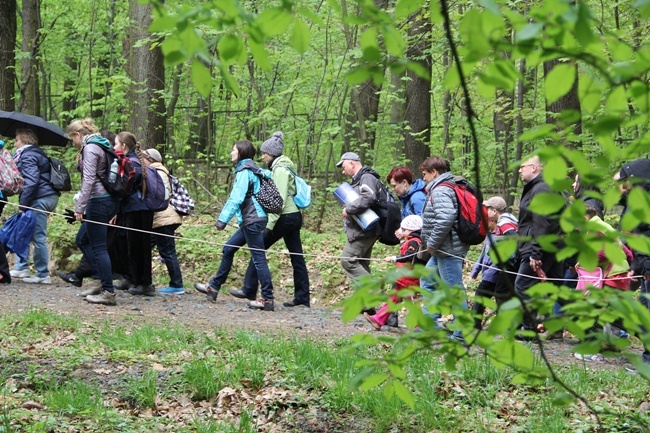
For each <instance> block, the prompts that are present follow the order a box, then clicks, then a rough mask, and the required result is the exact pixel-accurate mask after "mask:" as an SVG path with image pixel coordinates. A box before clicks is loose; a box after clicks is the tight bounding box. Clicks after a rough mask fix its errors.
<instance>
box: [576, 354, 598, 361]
mask: <svg viewBox="0 0 650 433" xmlns="http://www.w3.org/2000/svg"><path fill="white" fill-rule="evenodd" d="M573 356H575V357H576V358H578V359H579V360H581V361H586V362H605V358H604V357H603V355H601V354H600V353H595V354H593V355H583V354H581V353H574V354H573Z"/></svg>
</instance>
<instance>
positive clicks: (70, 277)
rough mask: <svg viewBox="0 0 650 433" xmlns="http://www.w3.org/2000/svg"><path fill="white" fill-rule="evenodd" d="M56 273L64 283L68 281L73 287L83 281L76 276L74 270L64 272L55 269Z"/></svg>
mask: <svg viewBox="0 0 650 433" xmlns="http://www.w3.org/2000/svg"><path fill="white" fill-rule="evenodd" d="M56 275H57V276H58V277H59V278H61V279H62V280H63V281H65V282H66V283H70V284H72V285H73V286H75V287H81V284H82V283H83V280H80V279H79V278H77V276H76V275H75V274H74V272H68V273H64V272H61V271H56Z"/></svg>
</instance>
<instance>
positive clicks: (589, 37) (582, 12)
mask: <svg viewBox="0 0 650 433" xmlns="http://www.w3.org/2000/svg"><path fill="white" fill-rule="evenodd" d="M591 21H592V20H591V11H590V10H589V7H588V6H587V5H586V4H585V3H583V2H580V3H579V4H578V20H577V21H576V24H575V29H574V31H575V35H576V38H577V39H578V41H579V42H580V44H581V45H582V46H587V45H590V44H591V43H592V42H593V41H594V40H595V37H594V34H593V32H592V30H591V27H592V25H591Z"/></svg>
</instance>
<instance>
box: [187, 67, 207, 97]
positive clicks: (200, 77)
mask: <svg viewBox="0 0 650 433" xmlns="http://www.w3.org/2000/svg"><path fill="white" fill-rule="evenodd" d="M190 78H191V80H192V84H194V87H196V90H198V92H199V93H200V94H201V95H202V96H203V97H204V98H207V97H208V96H210V90H211V89H212V75H210V70H209V69H208V68H207V67H206V66H205V65H204V64H203V63H202V62H201V61H199V60H196V59H195V60H194V61H193V62H192V68H191V70H190Z"/></svg>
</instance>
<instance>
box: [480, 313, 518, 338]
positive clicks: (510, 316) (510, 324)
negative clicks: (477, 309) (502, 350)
mask: <svg viewBox="0 0 650 433" xmlns="http://www.w3.org/2000/svg"><path fill="white" fill-rule="evenodd" d="M521 318H522V314H521V311H519V310H506V311H503V310H501V309H499V310H498V312H497V315H496V316H495V317H494V319H492V321H491V322H490V327H489V328H488V333H489V334H490V335H501V334H503V333H504V332H505V331H506V330H508V329H514V328H516V327H517V326H518V325H519V323H520V321H521Z"/></svg>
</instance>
